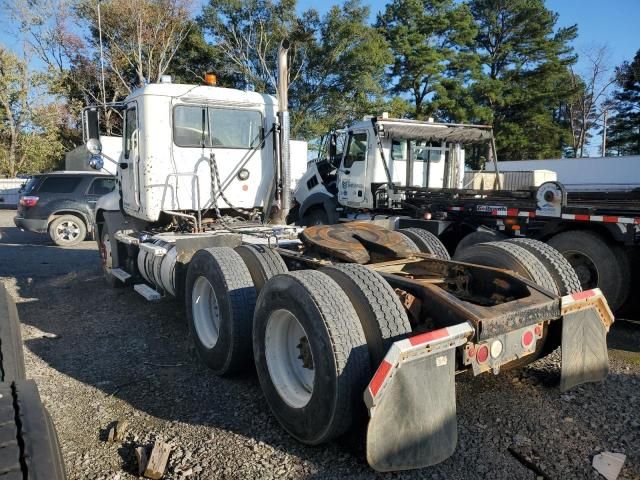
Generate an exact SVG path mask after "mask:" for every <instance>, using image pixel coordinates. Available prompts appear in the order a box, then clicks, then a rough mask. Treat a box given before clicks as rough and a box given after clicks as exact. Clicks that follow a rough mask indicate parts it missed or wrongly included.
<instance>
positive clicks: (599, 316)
mask: <svg viewBox="0 0 640 480" xmlns="http://www.w3.org/2000/svg"><path fill="white" fill-rule="evenodd" d="M612 323H613V314H612V313H611V310H610V309H609V306H608V304H607V301H606V299H605V298H604V296H603V295H602V292H601V291H600V289H597V288H596V289H593V290H586V291H584V292H578V293H574V294H573V295H567V296H565V297H562V373H561V377H560V390H561V391H563V392H564V391H566V390H569V389H570V388H573V387H575V386H576V385H580V384H582V383H586V382H600V381H602V380H604V379H605V378H606V376H607V374H608V373H609V356H608V352H607V332H608V331H609V327H610V325H611V324H612Z"/></svg>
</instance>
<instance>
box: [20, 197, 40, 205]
mask: <svg viewBox="0 0 640 480" xmlns="http://www.w3.org/2000/svg"><path fill="white" fill-rule="evenodd" d="M38 200H40V197H29V196H25V197H22V198H21V199H20V205H22V206H23V207H35V206H36V204H37V203H38Z"/></svg>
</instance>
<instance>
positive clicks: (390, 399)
mask: <svg viewBox="0 0 640 480" xmlns="http://www.w3.org/2000/svg"><path fill="white" fill-rule="evenodd" d="M472 333H473V329H472V327H471V326H470V325H469V324H467V323H464V324H460V325H455V326H453V327H448V328H443V329H440V330H434V331H432V332H427V333H424V334H421V335H417V336H415V337H411V338H409V339H406V340H400V341H398V342H395V343H394V344H393V346H392V347H391V348H390V349H389V352H388V353H387V355H386V356H385V359H384V360H383V361H382V363H381V364H380V367H379V368H378V370H377V371H376V373H375V375H374V376H373V378H372V379H371V382H370V383H369V386H368V387H367V390H366V391H365V395H364V397H365V403H366V405H367V408H368V409H369V416H370V420H369V425H368V428H367V442H366V443H367V461H368V462H369V465H371V467H373V468H374V469H375V470H378V471H381V472H388V471H395V470H407V469H413V468H421V467H428V466H430V465H435V464H437V463H440V462H442V461H444V460H446V459H447V458H448V457H450V456H451V454H452V453H453V452H454V450H455V448H456V443H457V437H458V433H457V422H456V398H455V350H456V347H457V346H459V345H462V344H464V343H465V342H466V341H467V337H469V336H470V335H472Z"/></svg>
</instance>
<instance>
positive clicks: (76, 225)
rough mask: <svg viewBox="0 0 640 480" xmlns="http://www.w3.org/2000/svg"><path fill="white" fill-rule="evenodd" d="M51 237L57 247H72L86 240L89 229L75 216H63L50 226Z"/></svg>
mask: <svg viewBox="0 0 640 480" xmlns="http://www.w3.org/2000/svg"><path fill="white" fill-rule="evenodd" d="M49 236H50V237H51V240H53V243H55V244H56V245H59V246H61V247H70V246H73V245H77V244H78V243H80V242H82V241H83V240H84V239H85V237H86V236H87V227H86V226H85V224H84V222H83V221H82V220H81V219H80V218H78V217H76V216H75V215H62V216H60V217H58V218H56V219H55V220H53V221H52V222H51V223H50V224H49Z"/></svg>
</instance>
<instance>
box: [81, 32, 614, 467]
mask: <svg viewBox="0 0 640 480" xmlns="http://www.w3.org/2000/svg"><path fill="white" fill-rule="evenodd" d="M286 63H287V42H286V41H285V42H283V45H282V47H281V49H280V51H279V62H278V67H279V68H278V71H279V75H278V79H279V83H278V96H277V99H276V98H274V97H272V96H270V95H263V94H259V93H255V92H246V91H239V90H233V89H227V88H220V87H216V86H209V85H197V86H196V85H176V84H171V83H161V84H150V85H146V86H144V87H143V88H141V89H139V90H136V91H134V92H133V93H131V95H129V96H128V97H127V98H126V99H125V100H124V102H123V104H122V109H123V112H124V135H123V153H122V157H121V158H120V159H118V170H117V178H118V184H119V188H118V189H116V191H115V192H113V193H112V194H109V195H106V196H104V197H102V198H101V199H100V200H99V201H98V204H97V206H96V221H97V225H96V228H97V230H96V231H97V232H98V244H99V247H100V252H101V256H102V262H103V268H104V273H105V277H106V278H107V281H108V282H109V283H110V284H111V285H113V286H121V285H122V284H128V285H133V288H134V289H135V290H136V291H137V292H138V293H140V294H141V295H143V296H144V297H145V298H147V299H148V300H160V301H164V300H162V299H163V298H167V299H168V298H171V297H175V298H177V299H178V300H179V301H184V304H185V307H186V312H187V315H186V316H187V321H188V323H189V329H190V332H191V336H192V338H193V341H194V343H195V347H196V351H197V352H198V354H199V357H200V358H201V359H202V361H203V363H204V364H206V365H207V366H208V367H209V368H211V369H212V370H213V371H214V372H215V373H216V374H218V375H232V374H234V373H237V372H239V371H241V370H243V369H245V368H247V367H248V366H249V365H250V364H251V363H252V362H254V363H255V368H256V370H257V374H258V379H259V382H260V385H261V388H262V392H263V394H264V398H265V400H266V402H267V403H268V405H269V407H270V409H271V411H272V412H273V414H274V415H275V417H276V418H277V419H278V421H279V422H280V424H281V425H282V427H283V428H284V429H285V430H286V431H287V432H289V433H290V434H291V435H292V436H293V437H295V438H297V439H298V440H300V441H301V442H304V443H306V444H310V445H317V444H321V443H323V442H327V441H329V440H331V439H334V438H336V437H337V436H339V435H341V434H344V433H345V432H347V430H349V429H350V428H352V427H353V426H354V425H355V424H356V423H358V422H360V421H361V419H363V418H364V416H363V415H360V412H364V411H367V412H368V420H367V429H366V430H367V433H366V452H367V460H368V462H369V464H370V465H371V466H372V467H373V468H374V469H376V470H380V471H391V470H402V469H411V468H419V467H425V466H429V465H433V464H436V463H438V462H441V461H443V460H445V459H446V458H448V457H449V456H450V455H451V454H452V453H453V451H454V450H455V446H456V441H457V433H456V432H457V427H456V404H455V375H456V374H457V373H460V372H464V371H471V372H472V374H474V375H479V374H483V373H485V372H493V373H494V374H498V373H499V372H500V371H501V370H502V369H504V368H508V367H518V366H522V365H524V364H527V363H529V362H531V361H533V360H535V359H536V358H539V357H541V356H543V355H546V354H547V353H548V352H549V351H551V350H553V349H554V348H555V347H556V346H558V345H560V344H561V345H562V366H561V384H560V388H561V389H562V390H565V389H569V388H571V387H573V386H575V385H577V384H580V383H583V382H591V381H601V380H603V379H604V378H605V376H606V374H607V372H608V357H607V347H606V334H607V331H608V330H609V327H610V325H611V323H612V322H613V316H612V314H611V312H610V311H609V308H608V306H607V302H606V300H605V299H604V297H603V296H602V294H601V293H600V291H599V290H597V289H595V290H589V291H580V290H579V288H573V287H575V285H573V286H572V284H571V282H570V281H568V280H567V279H569V280H570V275H569V273H570V272H569V273H568V272H567V271H564V270H562V269H561V268H560V267H557V268H555V267H553V265H549V266H547V265H545V264H543V263H542V262H541V261H540V260H538V258H537V257H536V255H535V254H532V253H528V252H529V251H528V250H527V249H525V248H524V247H522V246H518V245H515V244H509V243H504V242H496V243H494V244H492V245H490V246H489V247H488V248H489V250H490V251H489V253H487V252H483V251H478V252H476V253H477V260H478V261H477V262H476V261H475V260H474V258H470V259H468V260H467V261H466V262H458V261H452V260H450V259H449V258H448V255H447V253H446V250H444V247H443V246H442V244H441V243H440V242H439V240H437V238H435V237H433V238H429V239H427V240H424V239H423V241H422V242H420V241H417V240H415V238H417V237H412V236H411V235H407V234H406V232H404V233H403V232H401V231H393V230H390V229H387V228H383V227H381V226H379V225H377V224H375V223H374V222H353V223H350V224H340V225H328V226H323V225H318V226H312V227H307V228H301V227H293V226H288V225H286V224H285V223H284V218H285V216H286V215H287V213H288V210H289V207H290V203H291V202H290V193H289V178H288V176H289V171H290V170H289V169H290V167H289V162H290V158H289V145H288V144H289V133H288V132H289V129H288V112H287V85H286V81H285V78H286V73H285V74H284V75H283V73H282V72H286V71H287V65H286ZM84 124H85V127H86V131H87V137H88V140H87V147H88V148H89V149H90V150H91V151H93V153H94V154H95V155H94V157H93V158H92V161H91V163H92V165H93V166H94V167H96V168H100V167H101V166H102V163H103V162H104V161H105V159H103V158H102V157H101V156H100V154H99V150H100V143H99V133H98V115H97V109H95V108H88V109H87V110H86V111H85V117H84ZM421 238H422V237H421ZM425 245H427V246H428V247H429V248H425ZM434 252H435V253H434ZM496 252H500V255H501V256H507V257H509V258H512V260H513V262H514V263H513V265H512V266H511V268H510V269H509V270H507V269H500V268H493V267H490V266H485V265H482V263H483V258H484V257H483V255H484V256H486V255H489V256H491V255H492V254H493V255H495V254H496ZM212 408H215V407H212ZM416 439H421V441H419V442H416V441H415V440H416Z"/></svg>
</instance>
